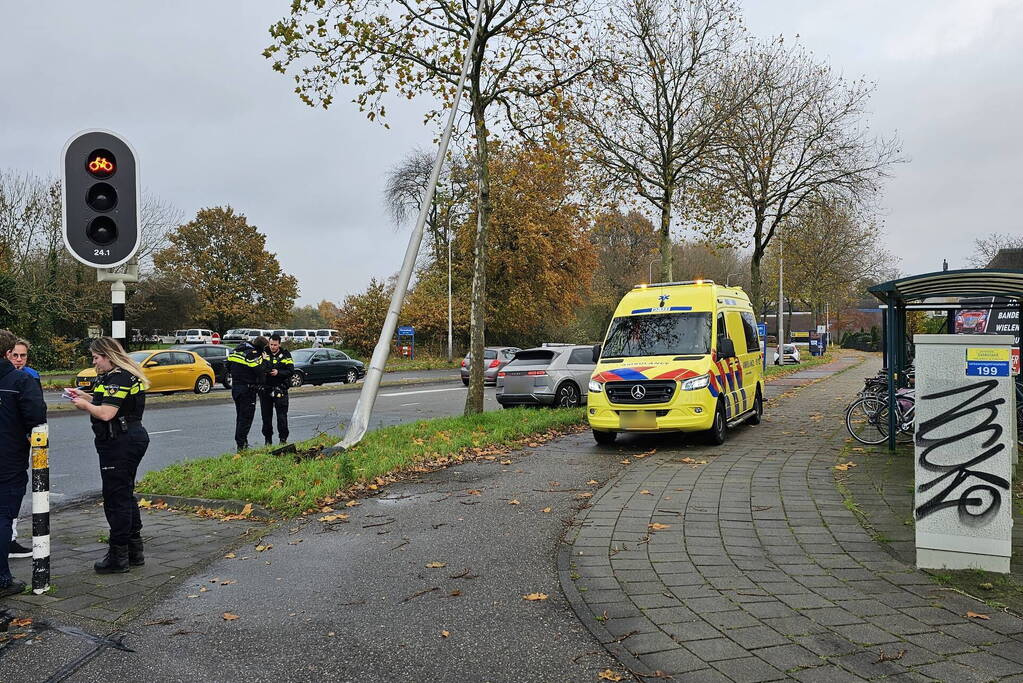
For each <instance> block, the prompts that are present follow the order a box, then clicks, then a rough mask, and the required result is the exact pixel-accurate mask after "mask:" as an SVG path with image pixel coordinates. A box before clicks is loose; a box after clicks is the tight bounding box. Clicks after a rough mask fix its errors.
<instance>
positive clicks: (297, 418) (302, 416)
mask: <svg viewBox="0 0 1023 683" xmlns="http://www.w3.org/2000/svg"><path fill="white" fill-rule="evenodd" d="M306 417H319V415H318V414H317V415H299V416H297V417H292V418H289V419H291V420H301V419H303V418H306Z"/></svg>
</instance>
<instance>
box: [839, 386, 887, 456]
mask: <svg viewBox="0 0 1023 683" xmlns="http://www.w3.org/2000/svg"><path fill="white" fill-rule="evenodd" d="M845 428H846V429H848V430H849V434H850V435H851V436H852V438H854V439H856V440H857V441H859V442H860V443H863V444H867V445H868V446H876V445H877V444H880V443H884V442H885V440H886V439H887V438H888V404H887V403H886V402H885V401H882V400H881V399H878V398H873V397H870V396H864V397H863V398H859V399H856V400H855V401H854V402H853V404H852V405H851V406H849V408H848V409H847V410H846V411H845Z"/></svg>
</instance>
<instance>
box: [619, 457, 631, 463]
mask: <svg viewBox="0 0 1023 683" xmlns="http://www.w3.org/2000/svg"><path fill="white" fill-rule="evenodd" d="M621 463H622V464H623V465H631V464H632V461H631V460H629V459H628V458H626V459H625V460H622V461H621Z"/></svg>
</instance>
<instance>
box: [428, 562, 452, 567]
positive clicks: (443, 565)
mask: <svg viewBox="0 0 1023 683" xmlns="http://www.w3.org/2000/svg"><path fill="white" fill-rule="evenodd" d="M446 566H448V565H447V562H428V563H427V564H426V568H427V569H440V568H441V567H446Z"/></svg>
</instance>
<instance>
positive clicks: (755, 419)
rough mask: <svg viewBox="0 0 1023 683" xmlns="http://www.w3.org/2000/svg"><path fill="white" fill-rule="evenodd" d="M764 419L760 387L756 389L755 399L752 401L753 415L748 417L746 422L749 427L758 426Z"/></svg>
mask: <svg viewBox="0 0 1023 683" xmlns="http://www.w3.org/2000/svg"><path fill="white" fill-rule="evenodd" d="M763 419H764V399H763V397H762V396H761V395H760V387H757V397H756V398H754V399H753V414H752V415H750V418H749V420H748V422H749V423H750V424H751V425H758V424H760V423H761V422H762V421H763Z"/></svg>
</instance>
